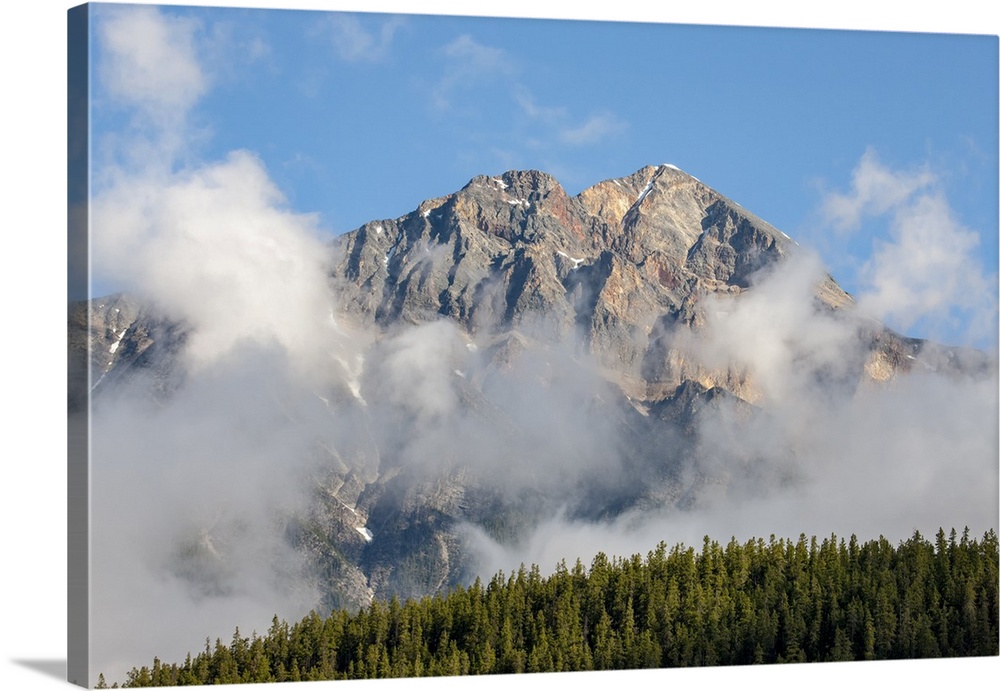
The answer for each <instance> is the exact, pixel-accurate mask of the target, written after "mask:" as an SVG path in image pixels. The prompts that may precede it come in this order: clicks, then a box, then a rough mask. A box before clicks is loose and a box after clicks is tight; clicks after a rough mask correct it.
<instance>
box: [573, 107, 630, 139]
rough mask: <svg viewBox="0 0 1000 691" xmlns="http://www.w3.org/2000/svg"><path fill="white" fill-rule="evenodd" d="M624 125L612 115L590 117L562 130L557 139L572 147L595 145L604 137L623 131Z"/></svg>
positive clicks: (604, 114) (603, 114)
mask: <svg viewBox="0 0 1000 691" xmlns="http://www.w3.org/2000/svg"><path fill="white" fill-rule="evenodd" d="M625 127H626V125H625V123H624V122H623V121H622V120H619V119H618V117H616V116H615V115H614V114H612V113H602V114H600V115H591V116H590V117H589V118H587V120H586V121H585V122H584V123H583V124H581V125H579V126H577V127H568V128H564V129H562V130H561V131H560V132H559V139H560V140H562V141H563V142H565V143H567V144H571V145H573V146H585V145H587V144H596V143H598V142H600V141H601V140H603V139H604V138H605V137H607V136H609V135H613V134H618V133H619V132H621V131H623V130H624V129H625Z"/></svg>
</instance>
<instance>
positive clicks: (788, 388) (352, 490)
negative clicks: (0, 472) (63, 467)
mask: <svg viewBox="0 0 1000 691" xmlns="http://www.w3.org/2000/svg"><path fill="white" fill-rule="evenodd" d="M68 20H69V23H68V26H69V85H68V88H69V92H68V93H69V103H70V134H69V136H70V146H69V155H70V161H69V164H70V165H69V167H70V188H69V192H70V209H69V216H70V245H69V248H70V253H69V292H70V295H69V298H70V302H69V313H68V349H69V350H68V357H69V400H68V408H69V431H70V455H69V479H70V498H69V502H70V503H69V509H70V536H69V538H70V540H69V547H70V561H69V566H70V599H69V606H70V612H69V630H70V641H69V645H70V653H69V678H70V681H72V682H74V683H76V684H79V685H82V686H88V687H95V686H96V687H100V688H104V687H113V686H118V687H140V686H181V685H192V684H215V683H252V682H295V681H306V680H334V679H337V680H339V679H372V678H384V677H403V678H415V677H423V676H436V677H441V676H450V675H469V676H474V675H497V674H518V675H521V674H530V673H534V672H562V671H585V670H609V669H617V670H624V669H638V668H672V667H682V666H684V667H686V666H718V665H754V664H778V663H806V664H811V663H815V664H826V663H830V662H834V661H841V662H844V661H855V662H856V664H867V661H871V660H886V659H916V658H931V657H951V658H954V657H968V656H976V657H983V656H996V655H997V654H998V597H997V581H998V556H997V532H996V531H997V528H998V508H1000V507H998V503H1000V502H998V415H1000V406H998V375H997V372H998V343H997V329H998V322H997V309H998V307H997V297H998V287H997V264H998V262H997V256H998V247H997V242H998V227H997V216H998V214H997V211H998V203H997V190H998V176H997V167H998V160H997V151H998V142H997V129H998V128H997V100H998V99H997V57H998V41H997V37H996V36H980V35H946V34H923V33H893V32H874V31H869V32H862V31H829V30H803V29H780V28H775V29H766V28H744V27H732V26H695V25H669V24H654V23H638V22H597V21H579V20H574V21H569V20H542V19H513V18H484V17H463V16H433V15H389V14H380V13H346V12H338V11H300V10H289V9H259V8H253V9H250V8H247V9H244V8H212V7H184V6H157V5H148V4H147V5H138V4H137V5H127V4H105V3H94V4H89V5H83V6H81V7H77V8H74V9H72V10H70V11H69V16H68Z"/></svg>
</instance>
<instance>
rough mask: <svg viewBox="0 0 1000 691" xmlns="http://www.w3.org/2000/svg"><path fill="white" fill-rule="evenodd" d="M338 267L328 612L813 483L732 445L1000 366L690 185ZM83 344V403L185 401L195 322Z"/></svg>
mask: <svg viewBox="0 0 1000 691" xmlns="http://www.w3.org/2000/svg"><path fill="white" fill-rule="evenodd" d="M328 250H329V257H328V260H329V267H330V269H329V278H330V287H331V290H332V293H333V295H334V296H335V302H336V304H337V306H338V309H339V313H338V314H337V315H336V321H337V323H338V324H340V325H341V326H342V327H343V328H344V329H345V330H347V331H349V332H350V333H354V334H364V338H360V339H358V340H357V343H358V346H357V350H356V352H354V353H353V354H352V356H351V357H348V356H347V355H346V354H344V353H338V352H334V353H333V354H332V360H331V373H332V374H331V376H330V378H329V380H328V381H325V382H322V383H317V385H316V389H315V390H311V391H310V392H309V393H308V396H307V397H310V400H312V406H313V407H309V406H307V405H305V404H302V405H299V406H298V407H292V406H286V407H287V409H288V410H289V411H290V412H287V419H288V420H289V424H290V425H292V426H293V427H294V426H298V427H297V428H298V429H301V430H302V431H303V432H302V433H303V434H306V435H313V436H314V437H315V440H316V441H315V443H314V444H313V445H312V446H311V447H310V450H309V452H308V454H309V455H310V458H311V459H312V460H311V464H310V465H309V469H310V471H309V478H308V483H307V485H308V487H309V490H308V492H309V500H308V501H307V502H306V503H305V504H304V505H302V506H299V505H297V506H296V507H295V509H294V510H290V511H289V516H286V517H284V518H283V521H284V522H283V525H284V526H285V527H284V529H283V536H284V539H285V540H287V541H288V542H289V543H290V544H291V545H293V546H295V548H296V549H297V550H298V552H299V553H301V554H305V555H307V557H308V565H307V567H306V569H305V573H306V574H308V578H310V579H311V580H312V582H313V583H315V584H316V585H317V587H318V589H319V591H320V592H321V595H322V603H323V605H324V606H357V605H360V604H364V603H365V602H368V601H370V600H371V598H373V597H387V596H389V595H392V594H396V595H400V596H413V595H422V594H427V593H434V592H440V591H442V590H444V589H447V588H449V587H451V586H453V585H455V584H457V583H462V582H465V581H467V580H468V579H469V578H470V577H471V575H472V574H474V573H475V571H476V554H477V552H476V549H475V548H474V547H473V545H474V544H475V541H476V540H479V541H482V540H489V541H492V543H494V544H499V545H514V544H517V543H518V542H519V541H520V540H523V539H525V538H526V537H527V536H528V535H529V534H530V533H531V530H532V529H533V527H534V526H536V525H538V524H539V522H541V521H544V520H546V519H548V518H550V517H552V516H554V515H558V516H564V517H567V518H569V519H573V520H580V521H592V522H600V521H609V520H614V519H617V518H620V517H623V516H628V515H636V514H639V515H641V514H642V513H643V512H648V511H657V510H662V509H664V508H665V507H676V508H678V509H682V510H683V509H684V508H685V507H691V506H695V505H697V504H698V502H699V496H701V494H702V492H703V491H705V489H706V488H709V487H718V488H722V491H723V492H727V491H728V492H744V493H745V492H765V491H767V489H768V488H769V487H771V486H773V485H775V484H776V483H778V484H780V483H786V484H787V483H794V482H795V481H796V477H797V475H796V473H797V470H796V454H797V453H798V451H797V450H796V448H795V445H794V444H793V443H789V442H787V441H786V440H784V439H781V438H779V437H774V438H773V440H770V441H769V440H767V439H765V441H764V442H761V443H757V444H753V443H749V442H747V443H743V442H740V443H728V442H727V443H723V442H724V441H725V440H729V439H731V438H738V437H740V435H742V434H745V435H746V438H747V439H749V438H750V437H751V434H750V432H751V431H752V430H761V429H768V425H769V424H772V421H773V416H774V415H775V414H776V413H775V411H774V409H773V407H772V406H771V405H770V403H771V401H772V400H777V401H779V402H780V400H781V398H782V396H784V397H785V398H786V399H787V398H788V397H789V396H790V394H789V391H791V390H793V388H794V391H802V390H809V391H810V392H821V395H822V396H824V397H828V398H830V399H831V400H836V399H837V398H838V397H846V398H850V397H851V396H854V395H856V393H857V392H858V391H859V390H864V389H865V388H866V387H872V386H880V385H883V384H884V383H885V382H890V381H891V380H893V379H894V378H897V377H901V376H905V375H907V374H908V373H910V372H912V371H914V370H915V369H916V370H920V369H935V370H949V371H953V372H954V373H955V376H962V375H963V373H968V372H976V371H980V370H983V369H985V368H989V367H992V363H991V361H990V360H989V359H988V358H987V357H986V356H985V355H983V354H979V353H976V352H974V351H963V350H957V349H951V348H946V347H943V346H939V345H935V344H931V343H928V342H925V341H922V340H918V339H912V338H907V337H904V336H902V335H899V334H897V333H895V332H893V331H892V330H890V329H888V328H886V327H885V326H883V325H881V324H879V323H877V322H874V321H872V320H871V319H868V318H865V317H864V316H862V315H861V314H859V313H858V311H857V309H856V308H855V305H854V301H853V299H852V298H851V296H850V295H848V294H847V293H846V292H845V291H844V290H843V289H841V288H840V287H839V286H838V285H837V283H836V282H835V281H834V280H833V278H832V277H830V276H829V275H827V274H826V273H825V272H822V271H820V272H818V273H815V275H813V274H809V275H808V276H807V277H808V280H805V281H790V280H785V279H781V280H779V278H778V277H780V276H784V275H785V273H788V272H785V273H782V272H784V271H785V269H784V268H785V267H794V266H798V264H796V262H798V261H799V258H800V257H801V256H802V252H801V250H800V248H799V247H798V245H797V244H796V243H795V242H794V241H793V240H792V239H791V238H789V237H788V236H787V235H785V234H784V233H782V232H781V231H780V230H778V229H777V228H775V227H773V226H772V225H770V224H768V223H767V222H765V221H763V220H762V219H760V218H758V217H756V216H755V215H753V214H751V213H750V212H748V211H746V210H744V209H743V208H742V207H741V206H740V205H739V204H737V203H735V202H733V201H732V200H730V199H728V198H726V197H724V196H723V195H721V194H719V193H718V192H716V191H714V190H712V189H711V188H709V187H708V186H706V185H704V184H703V183H701V182H700V181H699V180H697V179H696V178H694V177H692V176H690V175H688V174H686V173H684V172H683V171H680V170H678V169H677V168H675V167H673V166H670V165H661V166H647V167H644V168H642V169H641V170H639V171H636V172H635V173H633V174H632V175H630V176H628V177H624V178H617V179H611V180H605V181H603V182H600V183H598V184H596V185H594V186H593V187H590V188H588V189H586V190H584V191H583V192H581V193H580V194H578V195H576V196H570V195H569V194H567V193H566V191H565V190H564V189H563V188H562V186H561V185H560V184H559V183H558V182H557V181H556V180H555V179H554V178H552V177H551V176H549V175H547V174H545V173H542V172H539V171H510V172H507V173H504V174H503V175H500V176H495V177H494V176H479V177H475V178H473V179H472V180H471V181H470V182H469V183H468V184H467V185H466V186H465V187H464V188H463V189H461V190H459V191H458V192H455V193H453V194H449V195H447V196H443V197H438V198H435V199H430V200H427V201H424V202H422V203H420V204H419V205H418V206H417V208H416V209H414V210H413V211H412V212H410V213H408V214H406V215H404V216H402V217H399V218H395V219H385V220H378V221H372V222H369V223H366V224H365V225H363V226H361V227H360V228H358V229H357V230H355V231H353V232H350V233H346V234H344V235H342V236H339V237H337V238H336V239H335V240H333V241H332V242H331V243H330V244H329V247H328ZM782 280H784V282H782ZM789 304H791V305H793V306H794V310H791V311H789V309H786V307H787V305H789ZM773 305H780V307H777V306H774V307H772V306H773ZM786 313H791V314H792V315H793V316H794V317H795V319H792V320H790V322H789V323H793V322H794V323H793V324H792V325H791V326H789V325H788V324H785V323H784V322H783V321H782V318H780V317H779V314H781V315H783V314H786ZM88 314H89V320H90V321H89V330H88V321H87V315H88ZM771 320H773V321H774V322H775V323H774V324H770V323H768V322H769V321H771ZM761 323H763V327H766V328H772V330H773V329H778V327H779V326H780V327H781V328H785V329H786V331H780V330H778V331H775V332H774V333H775V334H776V336H775V337H774V339H773V343H772V344H771V345H772V346H773V348H775V349H777V350H778V351H779V354H780V356H781V358H783V360H782V362H783V363H784V365H785V368H784V369H782V370H781V372H782V373H783V374H782V377H781V378H780V379H779V378H776V377H775V376H774V375H773V373H769V371H768V370H767V368H766V367H764V366H763V365H762V364H761V363H759V362H757V361H755V360H753V359H752V358H750V359H747V357H749V356H747V357H743V356H742V355H743V354H746V353H749V352H750V351H744V350H741V349H740V348H741V345H742V344H741V343H740V341H741V340H743V339H744V338H745V339H747V340H750V339H752V338H754V337H755V336H754V334H756V333H757V331H756V330H757V328H758V327H760V326H761V325H762V324H761ZM794 324H798V325H799V326H801V327H802V330H801V332H800V331H798V330H796V328H797V327H795V326H794ZM69 326H70V350H71V360H74V356H73V354H74V353H75V354H76V356H75V361H76V362H77V363H83V362H86V363H87V364H86V365H83V364H78V366H77V367H76V368H75V369H73V370H72V371H75V372H77V373H78V376H77V377H76V382H77V383H76V386H75V388H74V387H71V396H70V398H71V408H73V407H74V406H76V407H79V406H80V405H81V404H82V401H84V400H86V396H85V392H84V390H82V388H81V387H83V386H84V382H85V381H86V378H85V377H84V376H83V375H82V372H84V371H86V370H87V368H88V367H89V371H90V382H91V384H90V386H91V394H92V396H93V397H94V405H95V410H98V411H99V409H100V407H101V405H102V401H103V400H104V399H109V400H110V399H112V398H113V397H114V396H115V393H114V392H115V390H116V389H117V390H121V389H123V388H125V387H127V386H130V385H131V386H133V387H134V386H136V382H139V385H140V386H142V387H144V389H143V390H144V391H146V393H147V395H148V396H149V397H151V398H152V399H154V400H157V401H161V402H162V401H169V400H171V397H173V396H175V395H176V392H177V391H178V390H180V389H182V388H183V387H184V385H185V381H186V379H185V378H186V377H187V376H188V374H187V373H186V372H185V369H184V366H183V364H182V363H183V357H182V354H183V349H184V345H185V342H186V339H187V336H188V330H189V327H187V326H185V324H184V323H183V321H182V320H180V321H179V320H171V319H166V318H164V317H162V315H161V316H158V313H157V311H156V308H155V306H154V305H151V304H146V303H144V302H142V301H141V300H139V299H138V298H135V297H130V296H125V295H116V296H108V297H104V298H100V299H95V300H92V301H90V302H89V303H80V304H76V305H73V306H71V312H70V324H69ZM814 327H815V328H814ZM768 333H770V332H768ZM827 336H829V338H827ZM822 339H826V340H822ZM821 340H822V343H821ZM828 342H832V343H834V346H832V347H826V346H824V347H820V346H821V345H822V344H826V343H828ZM754 353H756V351H754ZM753 357H757V355H756V354H754V355H753ZM334 363H336V364H334ZM789 382H791V383H789ZM130 383H131V384H130ZM317 401H321V402H322V405H320V404H319V403H317ZM314 408H315V409H316V410H318V411H319V412H316V410H314ZM307 419H308V420H309V421H310V422H308V423H307V422H306V420H307ZM755 434H756V433H755ZM757 436H759V435H757ZM755 438H756V437H755ZM218 525H221V524H217V526H218ZM211 530H216V531H217V532H218V533H219V534H217V535H216V537H215V540H214V541H208V538H206V537H205V536H206V535H207V536H209V537H211V533H210V532H204V531H211ZM222 530H223V529H222V528H221V527H214V528H207V527H206V528H204V529H203V533H202V538H201V541H200V542H198V541H197V540H195V541H194V542H193V543H192V545H193V547H190V548H189V549H187V551H185V552H184V554H185V555H186V556H185V563H184V567H183V568H182V569H179V570H178V573H183V574H186V575H185V576H184V577H185V578H189V579H193V580H198V579H203V578H204V574H205V573H215V570H213V569H215V567H214V566H213V564H214V563H215V561H217V560H220V559H224V555H223V556H220V550H219V549H216V548H217V547H218V546H219V545H223V544H225V540H224V539H223V537H222V536H221V532H222ZM199 545H201V546H200V547H199ZM206 545H207V546H206ZM209 547H211V549H209ZM213 578H214V576H213Z"/></svg>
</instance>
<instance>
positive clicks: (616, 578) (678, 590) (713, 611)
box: [99, 530, 998, 688]
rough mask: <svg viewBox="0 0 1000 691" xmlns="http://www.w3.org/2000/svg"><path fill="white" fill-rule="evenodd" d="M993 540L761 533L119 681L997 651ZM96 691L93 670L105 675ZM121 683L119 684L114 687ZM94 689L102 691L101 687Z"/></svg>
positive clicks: (350, 620) (509, 584) (371, 618)
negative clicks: (891, 539) (788, 537)
mask: <svg viewBox="0 0 1000 691" xmlns="http://www.w3.org/2000/svg"><path fill="white" fill-rule="evenodd" d="M997 582H998V554H997V535H996V533H995V532H994V531H992V530H991V531H989V532H987V533H986V534H985V535H984V536H983V538H982V539H981V540H975V539H972V538H970V537H969V535H968V530H966V531H965V533H964V534H963V535H962V536H961V537H959V536H958V535H957V534H956V532H955V531H954V530H952V531H951V533H950V535H946V533H945V532H944V530H940V531H938V533H937V536H936V538H935V540H934V541H930V540H927V539H926V538H924V537H923V536H921V535H920V534H919V533H915V534H914V535H913V537H911V538H910V539H909V540H906V541H904V542H901V543H900V544H899V545H898V546H895V547H894V546H893V545H892V544H890V543H889V542H888V541H887V540H886V539H884V538H881V539H878V540H872V541H869V542H866V543H864V544H861V543H859V542H858V541H857V539H856V538H854V537H852V538H851V539H850V540H846V541H845V540H843V539H838V538H837V537H836V536H833V535H831V536H830V537H829V538H826V539H823V540H821V541H820V540H817V538H815V537H813V538H812V539H809V538H806V536H805V535H802V536H800V537H799V539H798V540H797V541H793V540H785V539H776V538H775V537H774V536H772V537H771V538H770V540H766V541H765V540H763V539H756V540H750V541H749V542H746V543H745V544H741V543H739V542H737V541H736V540H731V541H730V542H729V543H728V544H727V545H725V546H722V545H720V544H719V543H718V542H714V541H711V540H709V539H708V538H707V537H706V538H705V541H704V544H703V546H702V549H701V551H700V552H698V551H697V550H695V549H694V548H692V547H685V546H683V545H678V546H674V547H672V548H670V547H668V546H667V545H666V544H665V543H660V545H658V546H657V548H656V549H655V550H653V551H651V552H650V553H649V554H648V555H647V556H646V558H645V559H643V558H642V557H641V556H639V555H635V556H633V557H631V558H629V559H618V558H615V559H609V558H608V557H607V556H605V555H603V554H599V555H598V556H597V557H595V558H594V560H593V562H592V564H591V566H590V568H589V569H587V568H586V567H584V566H583V564H581V563H580V562H579V561H578V562H577V563H576V564H575V565H574V566H573V567H571V568H570V567H567V566H566V564H560V565H559V566H558V568H557V569H556V571H555V573H553V574H552V575H551V576H547V577H545V576H542V575H541V573H540V571H539V569H538V568H537V567H532V568H531V569H526V568H524V567H522V568H521V569H520V570H518V571H517V572H516V573H514V574H510V575H506V574H504V573H499V574H497V575H496V576H494V577H493V578H492V580H490V582H489V583H487V584H483V583H482V582H480V581H478V580H477V581H476V583H474V584H473V585H471V586H470V587H468V588H459V589H457V590H455V591H453V592H451V593H450V594H449V595H447V596H439V597H433V598H430V597H427V598H423V599H420V600H411V601H406V602H399V601H398V600H396V599H393V600H391V601H390V602H388V603H383V602H375V603H373V604H372V605H371V606H370V607H367V608H364V609H362V610H360V611H358V612H357V613H353V614H352V613H349V612H346V611H337V612H334V613H332V614H331V615H330V616H328V617H326V618H323V617H321V616H320V615H318V614H316V613H312V614H310V615H309V616H307V617H306V618H305V619H303V620H302V621H299V622H296V623H293V624H288V623H287V622H284V621H280V620H279V619H278V618H277V617H275V618H274V620H273V623H272V626H271V628H270V629H269V630H268V631H267V632H266V633H265V634H264V635H258V634H257V633H256V632H255V633H254V634H253V635H251V636H249V637H246V636H243V635H242V634H241V633H240V631H239V630H238V629H237V630H236V632H235V633H234V635H233V637H232V640H231V641H230V642H229V643H228V644H226V643H224V642H222V641H221V640H216V642H215V644H214V645H211V644H210V643H209V641H208V640H206V642H205V648H204V650H203V651H202V652H200V653H198V654H197V655H193V656H192V655H188V657H187V659H186V660H185V661H184V662H183V663H180V664H176V663H175V664H165V663H163V662H161V661H160V660H159V659H154V660H153V664H152V666H151V667H146V666H143V667H141V668H133V670H132V671H131V672H130V673H129V675H128V679H127V680H125V681H124V683H123V684H122V686H124V687H140V686H172V685H192V684H214V683H240V682H270V681H295V680H320V679H345V678H348V679H355V678H375V677H407V676H427V675H432V676H433V675H453V674H497V673H499V674H503V673H517V672H548V671H570V670H591V669H594V670H597V669H630V668H642V667H673V666H695V665H741V664H756V663H776V662H815V661H834V660H872V659H892V658H923V657H939V656H947V657H956V656H983V655H997V654H998V624H997V620H998V601H997ZM101 681H102V682H103V681H104V680H103V676H102V677H101ZM116 685H117V684H116ZM102 687H103V685H100V686H99V688H102Z"/></svg>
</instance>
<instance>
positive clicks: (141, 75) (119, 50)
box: [97, 6, 209, 127]
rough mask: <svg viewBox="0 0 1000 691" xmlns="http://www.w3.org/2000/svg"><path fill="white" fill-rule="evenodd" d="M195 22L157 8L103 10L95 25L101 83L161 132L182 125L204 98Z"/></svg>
mask: <svg viewBox="0 0 1000 691" xmlns="http://www.w3.org/2000/svg"><path fill="white" fill-rule="evenodd" d="M199 28H200V27H199V25H198V23H197V22H195V21H194V20H191V19H186V18H182V17H172V16H167V15H164V14H162V13H161V12H160V11H158V10H157V9H156V8H154V7H142V6H130V7H127V8H125V7H111V8H105V9H104V10H102V12H101V14H100V21H99V22H98V23H97V35H98V40H99V42H100V45H101V47H102V50H103V51H104V52H103V55H102V57H101V61H100V63H99V64H100V72H99V74H100V77H101V79H102V80H103V83H104V86H105V88H107V90H108V92H109V94H110V95H111V96H112V97H114V98H115V99H117V100H118V101H120V102H121V103H122V104H123V105H125V106H128V107H132V108H136V109H137V110H138V111H139V113H140V114H141V115H142V116H143V117H145V118H148V119H150V120H151V121H153V122H154V123H155V124H156V125H157V126H160V127H172V126H174V125H175V124H176V123H177V121H179V120H182V119H183V118H184V117H185V116H186V115H187V112H188V111H189V110H190V109H191V108H192V107H193V106H194V104H195V103H196V102H197V101H198V100H199V99H200V98H201V97H202V96H203V95H204V94H205V92H206V91H207V89H208V86H209V79H208V76H207V75H206V73H205V70H204V69H203V67H202V65H201V64H200V63H199V61H198V55H197V50H196V41H195V36H196V33H197V32H198V30H199Z"/></svg>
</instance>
